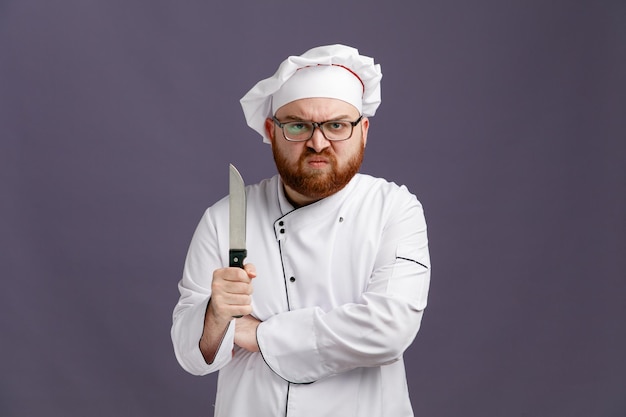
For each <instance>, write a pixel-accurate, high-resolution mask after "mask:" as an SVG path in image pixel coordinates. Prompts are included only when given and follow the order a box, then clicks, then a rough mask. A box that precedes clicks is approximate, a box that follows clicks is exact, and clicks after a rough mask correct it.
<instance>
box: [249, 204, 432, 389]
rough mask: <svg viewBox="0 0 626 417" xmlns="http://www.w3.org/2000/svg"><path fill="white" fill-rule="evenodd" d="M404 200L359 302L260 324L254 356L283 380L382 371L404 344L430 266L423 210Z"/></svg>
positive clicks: (416, 319) (412, 331) (416, 322)
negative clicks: (257, 351)
mask: <svg viewBox="0 0 626 417" xmlns="http://www.w3.org/2000/svg"><path fill="white" fill-rule="evenodd" d="M407 194H408V193H407ZM411 197H412V198H405V199H403V203H401V204H396V205H395V208H394V209H393V212H392V214H391V216H390V220H389V223H388V224H387V227H385V229H384V232H383V236H382V239H381V245H380V250H379V253H378V254H377V262H376V268H375V269H374V270H373V271H372V274H371V276H370V278H369V281H368V285H367V288H366V289H365V291H364V293H363V295H362V301H361V302H360V303H353V304H346V305H341V306H339V307H337V308H334V309H331V310H329V311H327V312H325V311H323V310H322V309H321V308H319V307H311V308H305V309H300V310H294V311H289V312H285V313H281V314H277V315H275V316H273V317H271V318H270V319H268V320H266V321H265V322H263V323H261V325H260V326H259V328H258V331H257V339H258V343H259V347H260V349H261V354H262V355H263V358H264V360H265V362H266V363H267V364H268V366H269V367H270V368H271V369H272V370H273V371H274V372H275V373H277V374H278V375H279V376H281V377H282V378H283V379H285V380H287V381H290V382H294V383H311V382H314V381H316V380H319V379H321V378H325V377H328V376H332V375H335V374H338V373H341V372H345V371H348V370H351V369H354V368H357V367H374V366H381V365H385V364H388V363H392V362H394V361H396V360H398V359H399V358H400V357H401V356H402V354H403V353H404V351H405V350H406V349H407V347H408V346H409V345H410V344H411V343H412V341H413V339H414V338H415V336H416V334H417V332H418V329H419V327H420V323H421V320H422V315H423V312H424V309H425V308H426V301H427V295H428V288H429V282H430V260H429V253H428V241H427V236H426V223H425V220H424V214H423V210H422V207H421V205H420V203H419V202H418V201H417V199H415V197H414V196H411Z"/></svg>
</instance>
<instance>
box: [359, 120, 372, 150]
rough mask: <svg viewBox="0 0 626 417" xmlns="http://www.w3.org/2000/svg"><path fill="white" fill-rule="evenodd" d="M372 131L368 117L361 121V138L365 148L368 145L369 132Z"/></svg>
mask: <svg viewBox="0 0 626 417" xmlns="http://www.w3.org/2000/svg"><path fill="white" fill-rule="evenodd" d="M369 129H370V119H368V118H367V117H364V118H363V119H361V137H362V140H363V147H364V148H365V145H367V132H368V131H369Z"/></svg>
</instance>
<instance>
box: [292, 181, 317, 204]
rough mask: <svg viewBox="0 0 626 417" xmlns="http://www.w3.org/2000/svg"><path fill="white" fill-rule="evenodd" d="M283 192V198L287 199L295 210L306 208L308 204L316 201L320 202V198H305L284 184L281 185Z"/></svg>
mask: <svg viewBox="0 0 626 417" xmlns="http://www.w3.org/2000/svg"><path fill="white" fill-rule="evenodd" d="M283 190H284V191H285V197H287V201H289V203H291V205H292V206H294V207H295V208H300V207H304V206H308V205H309V204H313V203H315V202H316V201H320V200H321V198H312V197H307V196H305V195H303V194H300V193H299V192H297V191H296V190H294V189H293V188H291V187H289V186H288V185H286V184H285V183H283Z"/></svg>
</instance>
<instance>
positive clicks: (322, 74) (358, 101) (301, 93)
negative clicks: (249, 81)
mask: <svg viewBox="0 0 626 417" xmlns="http://www.w3.org/2000/svg"><path fill="white" fill-rule="evenodd" d="M311 97H324V98H335V99H338V100H342V101H345V102H347V103H350V104H352V105H353V106H354V107H356V109H357V110H358V111H359V114H361V112H362V111H363V84H362V83H361V80H360V79H359V78H358V77H357V76H356V75H355V74H354V73H352V72H351V71H349V70H347V69H346V68H344V67H340V66H338V65H316V66H313V67H304V68H300V69H299V70H298V71H296V73H295V74H294V75H293V76H292V77H291V78H289V79H288V80H287V81H286V82H285V83H284V84H283V85H282V86H281V87H280V89H279V90H278V91H277V92H275V93H274V95H273V96H272V114H276V112H277V111H278V109H280V108H281V107H282V106H284V105H285V104H287V103H291V102H292V101H295V100H299V99H301V98H311Z"/></svg>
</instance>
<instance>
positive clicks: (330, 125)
mask: <svg viewBox="0 0 626 417" xmlns="http://www.w3.org/2000/svg"><path fill="white" fill-rule="evenodd" d="M324 126H326V128H327V129H328V130H331V131H333V132H337V131H339V132H340V131H342V130H345V129H349V128H350V123H348V122H342V121H340V120H333V121H330V122H326V123H324Z"/></svg>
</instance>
